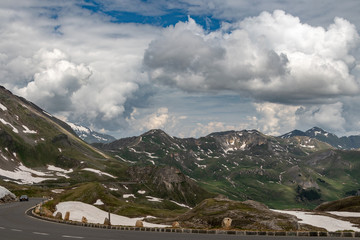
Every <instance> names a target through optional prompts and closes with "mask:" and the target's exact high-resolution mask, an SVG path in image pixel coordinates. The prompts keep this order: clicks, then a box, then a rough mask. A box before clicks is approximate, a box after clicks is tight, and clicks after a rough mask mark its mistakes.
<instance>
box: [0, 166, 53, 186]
mask: <svg viewBox="0 0 360 240" xmlns="http://www.w3.org/2000/svg"><path fill="white" fill-rule="evenodd" d="M0 175H1V176H4V177H7V178H10V179H13V180H20V182H17V183H18V184H32V183H39V182H42V181H45V180H49V179H54V178H45V177H34V176H33V175H37V176H51V175H49V174H46V173H43V172H39V171H35V170H33V169H31V168H28V167H25V166H24V165H23V164H22V163H20V166H18V167H17V169H15V170H14V171H8V170H3V169H0Z"/></svg>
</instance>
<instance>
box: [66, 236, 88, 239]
mask: <svg viewBox="0 0 360 240" xmlns="http://www.w3.org/2000/svg"><path fill="white" fill-rule="evenodd" d="M61 237H63V238H77V239H82V238H84V237H78V236H69V235H62V236H61Z"/></svg>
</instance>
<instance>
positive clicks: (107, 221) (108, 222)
mask: <svg viewBox="0 0 360 240" xmlns="http://www.w3.org/2000/svg"><path fill="white" fill-rule="evenodd" d="M104 225H109V226H110V225H111V223H110V219H108V218H105V220H104Z"/></svg>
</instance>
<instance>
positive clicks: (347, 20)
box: [0, 0, 360, 138]
mask: <svg viewBox="0 0 360 240" xmlns="http://www.w3.org/2000/svg"><path fill="white" fill-rule="evenodd" d="M359 11H360V1H358V0H343V1H338V0H326V1H324V0H297V1H293V0H247V1H245V0H191V1H190V0H177V1H172V0H168V1H165V0H102V1H100V0H66V1H65V0H60V1H57V0H56V1H55V0H17V1H12V0H2V1H0V39H1V40H0V85H2V86H4V87H6V88H7V89H9V90H10V91H12V92H13V93H14V94H16V95H20V96H22V97H25V98H26V99H28V100H30V101H32V102H34V103H35V104H37V105H38V106H40V107H41V108H43V109H44V110H46V111H47V112H49V113H51V114H53V115H55V116H57V117H59V118H61V119H62V120H65V121H68V122H72V123H75V124H79V125H83V126H87V127H90V128H91V129H93V130H95V131H99V132H102V133H107V134H110V135H113V136H115V137H117V138H122V137H128V136H134V135H140V134H142V133H144V132H146V131H148V130H150V129H162V130H164V131H166V132H167V133H168V134H170V135H173V136H177V137H200V136H205V135H207V134H210V133H212V132H218V131H227V130H243V129H257V130H259V131H261V132H263V133H265V134H269V135H275V136H278V135H281V134H285V133H287V132H289V131H292V130H294V129H299V130H303V131H304V130H307V129H309V128H312V127H314V126H318V127H321V128H323V129H324V130H326V131H329V132H332V133H335V134H337V135H338V136H344V135H347V136H348V135H358V134H360V95H359V93H360V49H359V46H360V37H359V29H360V14H359Z"/></svg>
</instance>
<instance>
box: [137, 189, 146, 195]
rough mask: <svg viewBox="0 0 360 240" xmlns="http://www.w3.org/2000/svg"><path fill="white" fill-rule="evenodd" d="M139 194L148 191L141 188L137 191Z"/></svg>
mask: <svg viewBox="0 0 360 240" xmlns="http://www.w3.org/2000/svg"><path fill="white" fill-rule="evenodd" d="M137 192H138V193H139V194H145V193H146V191H144V190H139V191H137Z"/></svg>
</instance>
